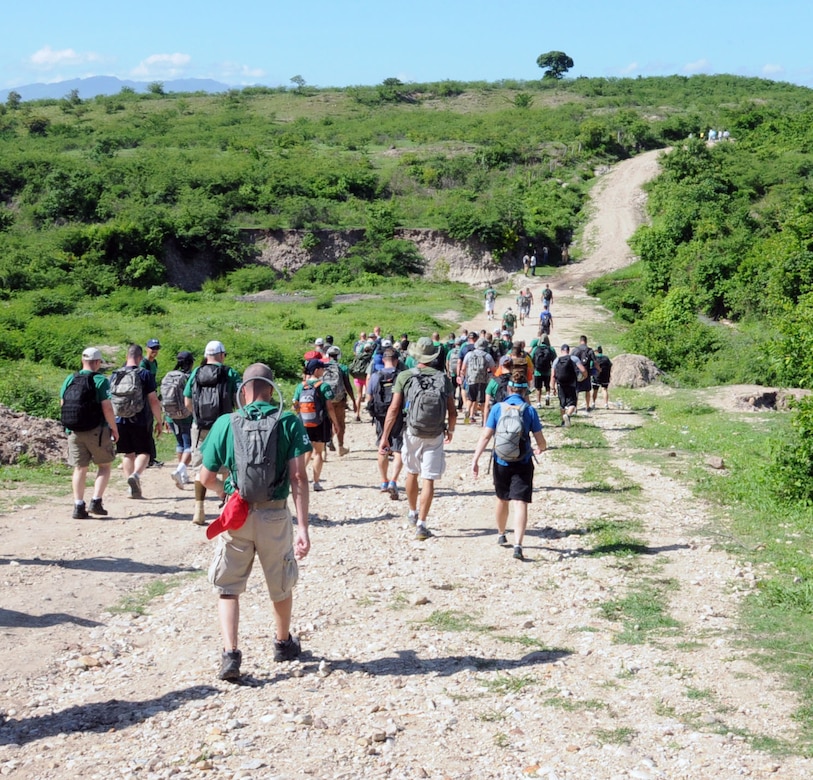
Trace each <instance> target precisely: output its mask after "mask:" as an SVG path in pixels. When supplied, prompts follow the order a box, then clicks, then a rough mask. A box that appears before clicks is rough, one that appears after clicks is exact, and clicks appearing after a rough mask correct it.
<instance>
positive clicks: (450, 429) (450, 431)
mask: <svg viewBox="0 0 813 780" xmlns="http://www.w3.org/2000/svg"><path fill="white" fill-rule="evenodd" d="M446 381H447V382H448V381H449V380H448V379H447V380H446ZM449 384H451V382H449ZM446 414H447V415H448V421H447V423H446V435H445V436H444V437H443V443H444V444H449V443H450V442H451V440H452V436H453V435H454V429H455V426H456V425H457V406H455V401H454V390H452V392H451V393H449V394H448V395H447V396H446Z"/></svg>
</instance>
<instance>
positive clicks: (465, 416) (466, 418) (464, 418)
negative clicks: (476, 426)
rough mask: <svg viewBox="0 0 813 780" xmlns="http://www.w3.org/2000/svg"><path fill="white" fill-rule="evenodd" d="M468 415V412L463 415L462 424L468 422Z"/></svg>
mask: <svg viewBox="0 0 813 780" xmlns="http://www.w3.org/2000/svg"><path fill="white" fill-rule="evenodd" d="M470 419H471V418H470V417H469V415H468V414H465V415H463V425H468V424H469V422H470Z"/></svg>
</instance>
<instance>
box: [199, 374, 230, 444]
mask: <svg viewBox="0 0 813 780" xmlns="http://www.w3.org/2000/svg"><path fill="white" fill-rule="evenodd" d="M192 406H193V408H194V415H195V422H196V423H197V426H198V428H199V429H200V430H204V431H208V430H209V429H210V428H211V427H212V426H213V425H214V424H215V420H217V418H218V417H220V415H221V414H230V413H231V412H232V411H233V410H234V405H233V404H232V398H231V393H230V392H229V369H228V368H227V367H226V366H223V365H221V364H219V363H206V364H205V365H202V366H201V367H200V368H199V369H198V370H197V371H196V372H195V381H194V382H193V383H192Z"/></svg>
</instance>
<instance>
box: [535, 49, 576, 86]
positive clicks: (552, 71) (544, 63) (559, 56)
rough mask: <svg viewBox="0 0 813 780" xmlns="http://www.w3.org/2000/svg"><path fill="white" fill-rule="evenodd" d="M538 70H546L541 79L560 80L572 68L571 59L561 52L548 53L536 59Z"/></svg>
mask: <svg viewBox="0 0 813 780" xmlns="http://www.w3.org/2000/svg"><path fill="white" fill-rule="evenodd" d="M536 64H537V65H539V67H540V68H547V70H546V71H545V73H544V74H543V76H542V78H543V79H560V78H562V76H564V75H565V73H567V72H568V71H569V70H570V69H571V68H572V67H573V59H572V58H571V57H568V56H567V54H565V53H564V52H563V51H549V52H547V53H546V54H540V55H539V56H538V57H537V58H536Z"/></svg>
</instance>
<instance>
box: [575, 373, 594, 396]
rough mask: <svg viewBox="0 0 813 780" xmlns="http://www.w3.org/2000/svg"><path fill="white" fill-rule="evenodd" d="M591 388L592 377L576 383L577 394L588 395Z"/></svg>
mask: <svg viewBox="0 0 813 780" xmlns="http://www.w3.org/2000/svg"><path fill="white" fill-rule="evenodd" d="M591 388H592V384H590V377H587V379H583V380H581V381H580V382H576V392H577V393H586V392H587V391H588V390H590V389H591Z"/></svg>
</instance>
